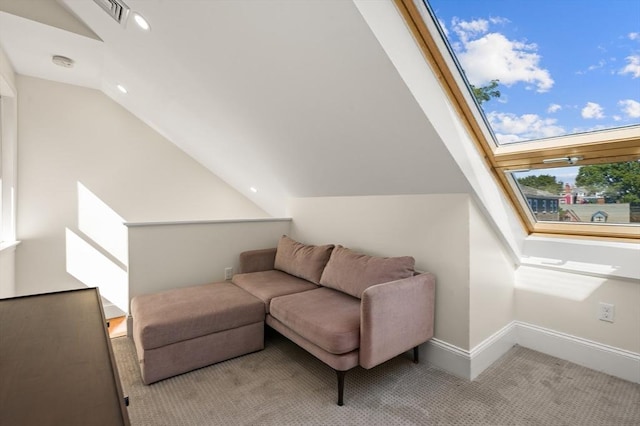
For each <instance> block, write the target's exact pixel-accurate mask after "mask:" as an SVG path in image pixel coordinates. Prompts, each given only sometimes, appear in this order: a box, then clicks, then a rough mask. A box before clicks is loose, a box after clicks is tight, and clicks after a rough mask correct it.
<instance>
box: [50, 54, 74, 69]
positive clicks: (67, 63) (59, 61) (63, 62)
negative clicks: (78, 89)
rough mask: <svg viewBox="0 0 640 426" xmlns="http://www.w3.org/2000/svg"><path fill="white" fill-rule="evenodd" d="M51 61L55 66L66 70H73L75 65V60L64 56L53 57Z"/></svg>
mask: <svg viewBox="0 0 640 426" xmlns="http://www.w3.org/2000/svg"><path fill="white" fill-rule="evenodd" d="M51 61H52V62H53V63H54V64H56V65H58V66H60V67H64V68H73V64H74V61H73V59H71V58H67V57H66V56H62V55H53V56H52V57H51Z"/></svg>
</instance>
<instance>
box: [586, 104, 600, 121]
mask: <svg viewBox="0 0 640 426" xmlns="http://www.w3.org/2000/svg"><path fill="white" fill-rule="evenodd" d="M582 118H596V119H597V118H604V113H603V109H602V107H601V106H600V105H598V104H597V103H595V102H587V104H586V105H585V106H584V108H582Z"/></svg>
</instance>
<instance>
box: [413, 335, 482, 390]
mask: <svg viewBox="0 0 640 426" xmlns="http://www.w3.org/2000/svg"><path fill="white" fill-rule="evenodd" d="M424 347H425V349H426V359H427V362H429V364H432V365H434V366H436V367H438V368H440V369H442V370H445V371H447V372H449V373H451V374H453V375H454V376H458V377H462V378H463V379H469V380H470V377H471V356H470V354H469V351H467V350H464V349H462V348H459V347H457V346H454V345H452V344H450V343H447V342H445V341H443V340H439V339H436V338H433V339H431V340H429V341H428V342H427V343H426V344H425V345H424Z"/></svg>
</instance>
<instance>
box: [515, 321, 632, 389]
mask: <svg viewBox="0 0 640 426" xmlns="http://www.w3.org/2000/svg"><path fill="white" fill-rule="evenodd" d="M516 326H517V328H518V344H519V345H520V346H523V347H525V348H529V349H533V350H535V351H538V352H542V353H545V354H547V355H551V356H555V357H557V358H561V359H564V360H566V361H570V362H573V363H575V364H578V365H582V366H584V367H587V368H591V369H592V370H596V371H602V372H603V373H606V374H609V375H611V376H615V377H619V378H621V379H624V380H628V381H630V382H634V383H640V354H637V353H634V352H631V351H626V350H623V349H618V348H614V347H612V346H608V345H604V344H602V343H598V342H594V341H591V340H587V339H583V338H581V337H576V336H571V335H569V334H565V333H561V332H558V331H554V330H550V329H547V328H543V327H539V326H537V325H533V324H527V323H523V322H517V323H516Z"/></svg>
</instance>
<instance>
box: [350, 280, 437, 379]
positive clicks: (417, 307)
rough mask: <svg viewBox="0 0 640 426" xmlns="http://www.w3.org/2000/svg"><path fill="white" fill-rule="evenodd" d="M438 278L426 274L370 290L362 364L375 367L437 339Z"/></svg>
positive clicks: (363, 309) (363, 311)
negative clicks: (434, 330)
mask: <svg viewBox="0 0 640 426" xmlns="http://www.w3.org/2000/svg"><path fill="white" fill-rule="evenodd" d="M434 300H435V277H434V276H433V274H430V273H424V274H419V275H414V276H413V277H410V278H405V279H402V280H398V281H392V282H389V283H384V284H378V285H374V286H371V287H369V288H368V289H366V290H365V291H364V293H363V295H362V303H361V306H360V365H361V366H362V367H364V368H372V367H375V366H376V365H378V364H380V363H383V362H385V361H387V360H389V359H391V358H393V357H395V356H397V355H399V354H401V353H403V352H405V351H408V350H409V349H411V348H414V347H416V346H418V345H420V344H421V343H424V342H426V341H427V340H429V339H430V338H431V337H433V319H434Z"/></svg>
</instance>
